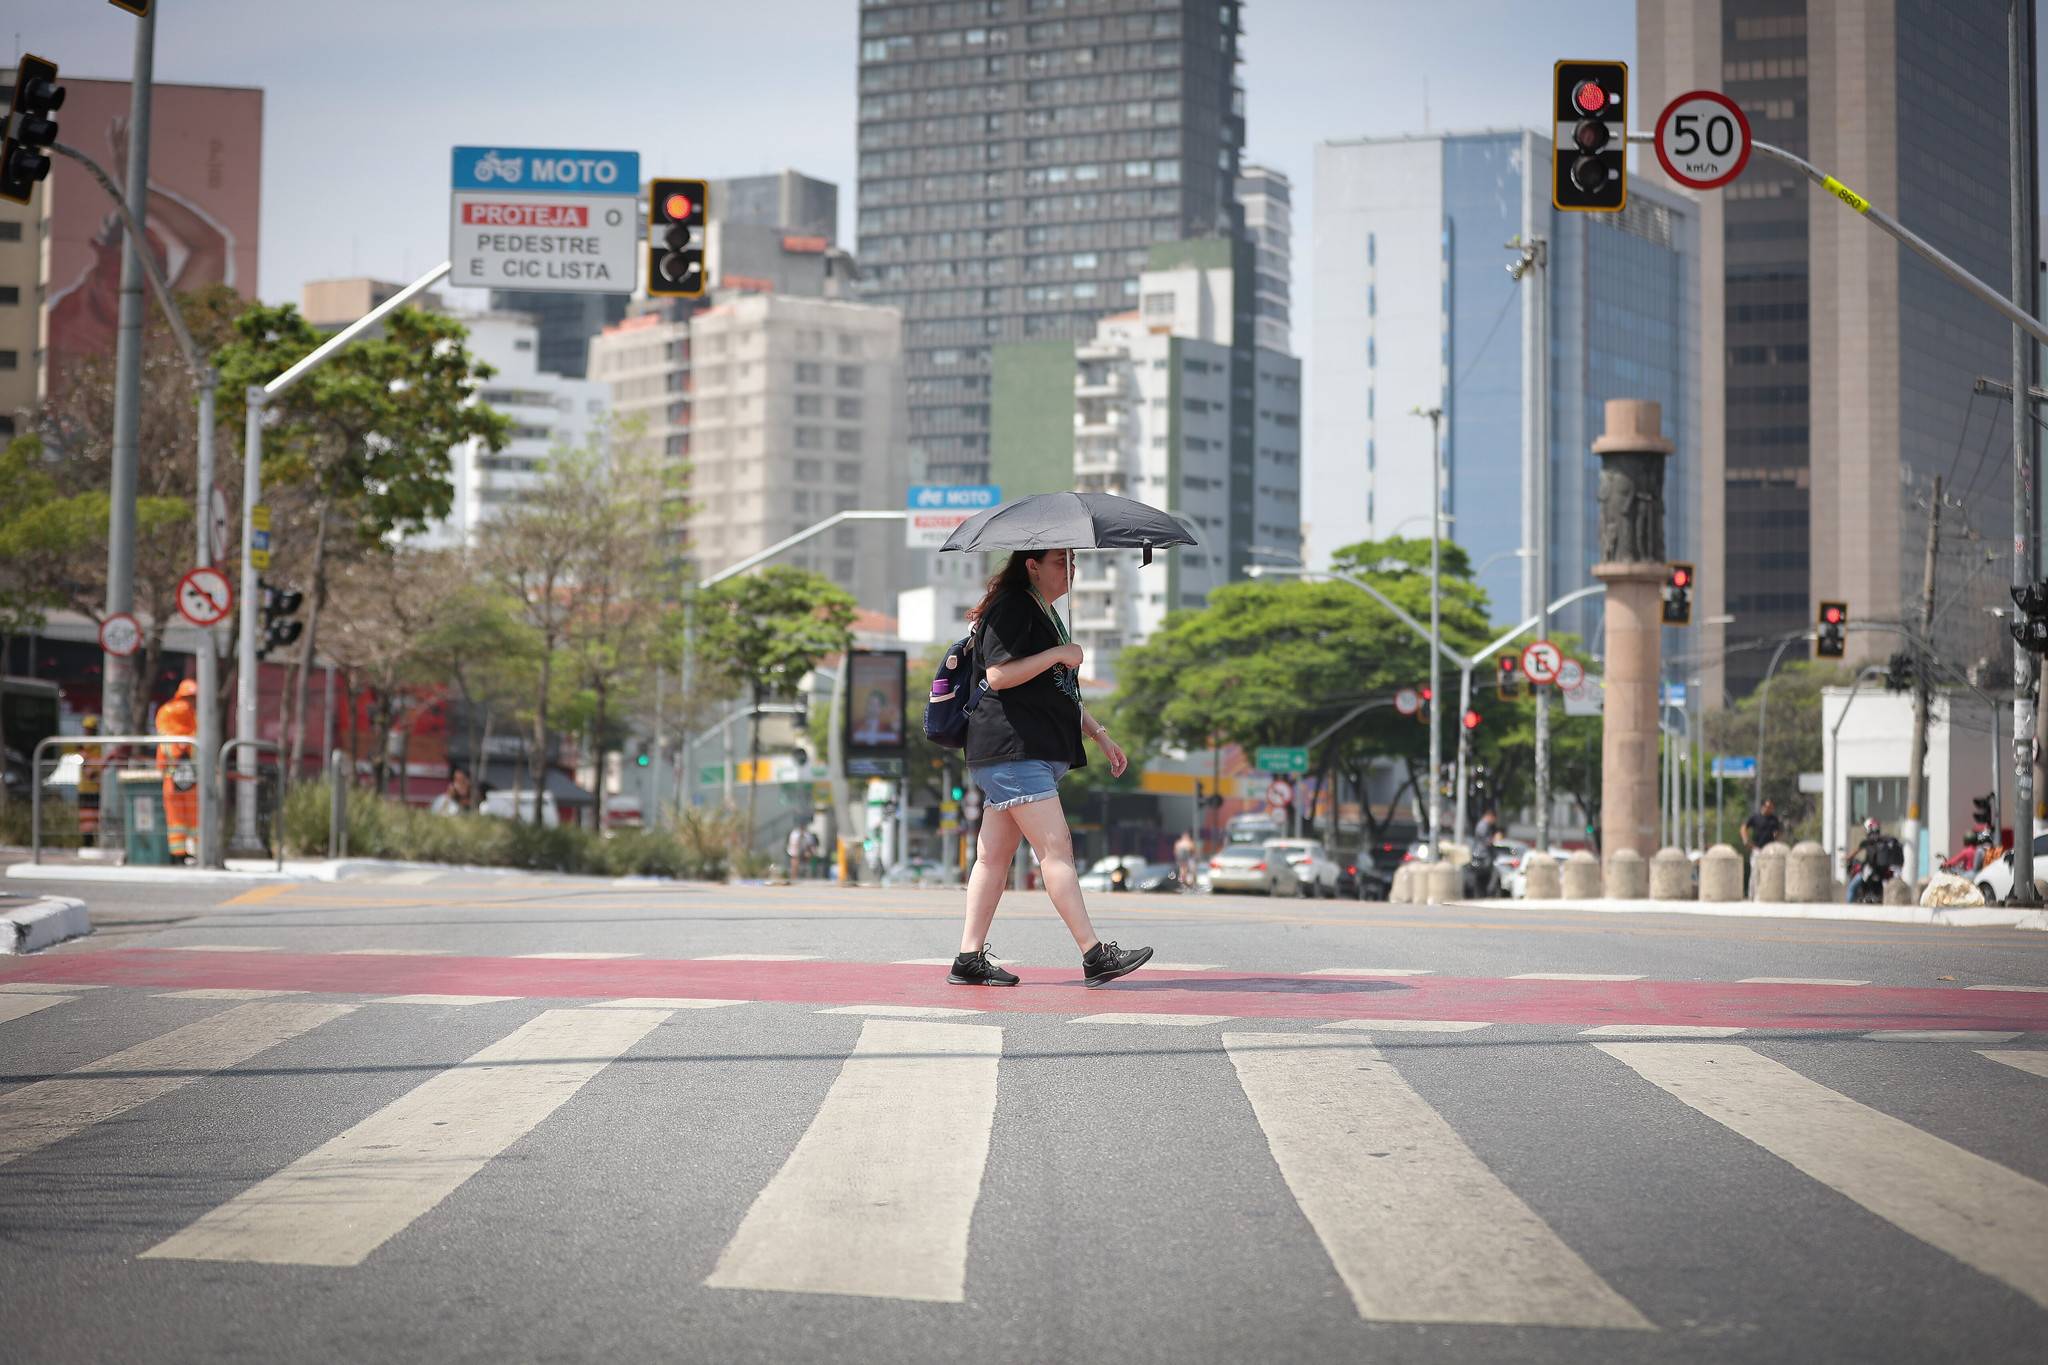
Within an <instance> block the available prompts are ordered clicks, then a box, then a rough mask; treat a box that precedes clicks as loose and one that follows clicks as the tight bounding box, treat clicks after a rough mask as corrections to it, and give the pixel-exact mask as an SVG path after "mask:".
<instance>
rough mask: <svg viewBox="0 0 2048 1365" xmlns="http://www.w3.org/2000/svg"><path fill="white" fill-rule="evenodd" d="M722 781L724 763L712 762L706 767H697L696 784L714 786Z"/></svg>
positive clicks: (723, 778)
mask: <svg viewBox="0 0 2048 1365" xmlns="http://www.w3.org/2000/svg"><path fill="white" fill-rule="evenodd" d="M723 781H725V765H724V764H723V763H713V764H711V765H710V766H708V767H702V768H699V769H697V785H698V786H700V787H715V786H717V785H718V784H719V783H721V782H723Z"/></svg>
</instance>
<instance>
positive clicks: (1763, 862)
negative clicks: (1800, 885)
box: [1749, 844, 1791, 904]
mask: <svg viewBox="0 0 2048 1365" xmlns="http://www.w3.org/2000/svg"><path fill="white" fill-rule="evenodd" d="M1790 852H1791V850H1789V849H1787V848H1786V847H1785V846H1784V845H1783V844H1765V845H1764V846H1763V847H1762V848H1760V849H1758V850H1757V851H1756V852H1755V853H1753V854H1751V855H1750V859H1749V890H1750V897H1749V898H1750V899H1751V900H1757V901H1769V902H1771V903H1773V904H1776V903H1778V902H1781V901H1783V900H1784V899H1785V858H1786V856H1787V855H1788V854H1789V853H1790Z"/></svg>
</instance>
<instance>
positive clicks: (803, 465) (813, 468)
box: [796, 460, 825, 480]
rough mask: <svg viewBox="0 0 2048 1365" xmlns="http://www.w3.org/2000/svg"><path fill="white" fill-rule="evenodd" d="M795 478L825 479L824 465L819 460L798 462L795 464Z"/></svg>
mask: <svg viewBox="0 0 2048 1365" xmlns="http://www.w3.org/2000/svg"><path fill="white" fill-rule="evenodd" d="M796 477H797V478H799V479H813V480H815V479H822V478H824V477H825V466H824V463H823V462H822V461H819V460H798V461H797V462H796Z"/></svg>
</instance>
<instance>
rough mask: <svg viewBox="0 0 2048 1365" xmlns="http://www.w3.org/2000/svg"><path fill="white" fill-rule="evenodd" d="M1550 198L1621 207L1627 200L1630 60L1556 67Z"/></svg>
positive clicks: (1568, 204)
mask: <svg viewBox="0 0 2048 1365" xmlns="http://www.w3.org/2000/svg"><path fill="white" fill-rule="evenodd" d="M1551 73H1552V74H1551V88H1552V95H1553V99H1552V104H1553V105H1554V107H1553V108H1552V110H1551V115H1552V118H1551V141H1550V202H1551V203H1553V204H1555V205H1556V206H1557V207H1559V208H1561V209H1578V210H1582V211H1587V212H1592V213H1618V212H1620V211H1621V209H1622V208H1624V207H1625V206H1626V205H1627V204H1628V118H1627V114H1628V63H1627V62H1559V63H1557V65H1556V66H1554V67H1552V68H1551Z"/></svg>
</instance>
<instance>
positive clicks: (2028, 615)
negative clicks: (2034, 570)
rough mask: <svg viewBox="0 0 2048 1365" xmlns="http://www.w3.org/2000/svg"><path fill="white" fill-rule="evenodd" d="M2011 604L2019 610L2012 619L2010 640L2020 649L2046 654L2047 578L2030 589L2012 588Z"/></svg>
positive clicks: (2047, 648) (2047, 637)
mask: <svg viewBox="0 0 2048 1365" xmlns="http://www.w3.org/2000/svg"><path fill="white" fill-rule="evenodd" d="M2012 604H2013V605H2014V606H2015V607H2018V608H2019V610H2018V611H2017V612H2015V613H2014V615H2013V618H2012V638H2013V639H2015V640H2017V641H2018V642H2019V646H2020V648H2021V649H2027V650H2032V651H2033V652H2034V653H2036V654H2048V578H2044V579H2042V580H2041V581H2040V582H2039V583H2036V584H2034V586H2032V587H2031V588H2014V589H2013V590H2012Z"/></svg>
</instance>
